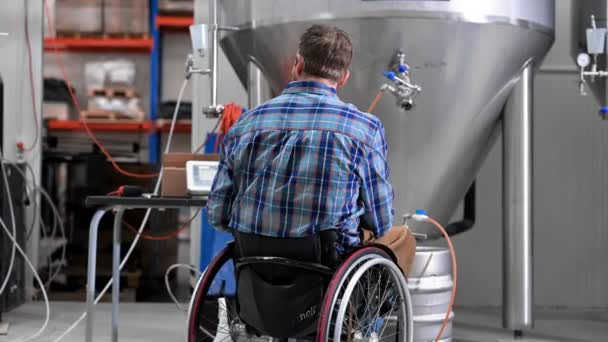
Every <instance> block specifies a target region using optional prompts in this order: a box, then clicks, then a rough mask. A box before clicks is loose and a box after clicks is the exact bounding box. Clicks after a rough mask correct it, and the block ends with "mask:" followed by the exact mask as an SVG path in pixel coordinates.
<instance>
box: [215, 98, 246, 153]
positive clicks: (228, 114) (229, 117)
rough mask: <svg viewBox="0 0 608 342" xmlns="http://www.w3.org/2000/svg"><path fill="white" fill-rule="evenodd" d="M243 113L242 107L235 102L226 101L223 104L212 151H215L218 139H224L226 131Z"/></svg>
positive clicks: (216, 150)
mask: <svg viewBox="0 0 608 342" xmlns="http://www.w3.org/2000/svg"><path fill="white" fill-rule="evenodd" d="M242 113H243V108H242V107H241V106H239V105H238V104H236V103H228V104H226V105H225V106H224V113H223V114H222V118H221V119H220V127H219V134H218V135H217V136H216V137H215V142H214V143H213V153H217V152H218V149H219V144H220V140H222V139H224V137H225V136H226V133H228V131H229V130H230V128H231V127H232V126H233V125H234V124H235V123H236V122H237V121H238V119H239V118H240V117H241V114H242Z"/></svg>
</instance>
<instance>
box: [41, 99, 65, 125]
mask: <svg viewBox="0 0 608 342" xmlns="http://www.w3.org/2000/svg"><path fill="white" fill-rule="evenodd" d="M42 118H43V119H45V120H47V119H48V120H69V119H70V105H69V104H68V103H66V102H47V101H44V102H43V103H42Z"/></svg>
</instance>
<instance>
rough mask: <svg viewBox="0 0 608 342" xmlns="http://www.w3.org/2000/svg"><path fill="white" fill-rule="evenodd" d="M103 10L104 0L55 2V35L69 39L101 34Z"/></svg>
mask: <svg viewBox="0 0 608 342" xmlns="http://www.w3.org/2000/svg"><path fill="white" fill-rule="evenodd" d="M102 8H103V0H55V11H54V13H55V31H56V32H55V34H56V35H57V36H69V37H77V36H80V35H99V34H101V33H102V32H103V12H102ZM45 26H46V25H45ZM51 33H52V32H51Z"/></svg>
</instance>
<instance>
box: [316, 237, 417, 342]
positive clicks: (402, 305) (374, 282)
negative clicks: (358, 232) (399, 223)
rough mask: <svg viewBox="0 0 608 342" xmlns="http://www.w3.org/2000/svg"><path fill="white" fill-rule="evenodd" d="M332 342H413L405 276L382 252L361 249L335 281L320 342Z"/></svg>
mask: <svg viewBox="0 0 608 342" xmlns="http://www.w3.org/2000/svg"><path fill="white" fill-rule="evenodd" d="M326 341H352V342H376V341H408V342H411V341H413V316H412V306H411V299H410V296H409V291H408V288H407V282H406V279H405V276H404V275H403V273H402V272H401V270H400V269H399V267H398V266H397V265H396V264H395V262H394V261H393V260H392V259H391V258H390V256H389V255H388V254H387V253H386V252H385V251H384V250H382V249H381V248H378V247H375V246H367V247H363V248H361V249H359V250H357V251H356V252H354V253H353V254H351V255H350V256H349V257H348V258H347V259H346V260H345V262H344V263H342V265H341V266H340V267H339V268H338V270H337V271H336V274H335V275H334V276H333V278H332V280H331V282H330V284H329V286H328V288H327V292H326V295H325V299H324V301H323V304H322V307H321V315H320V317H319V321H318V330H317V342H326Z"/></svg>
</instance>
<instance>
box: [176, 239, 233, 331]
mask: <svg viewBox="0 0 608 342" xmlns="http://www.w3.org/2000/svg"><path fill="white" fill-rule="evenodd" d="M231 258H232V253H231V252H230V251H229V250H228V249H224V250H222V252H220V253H219V254H218V255H217V256H216V257H215V258H214V259H213V261H212V262H211V263H210V264H209V266H208V267H207V269H206V270H205V272H204V273H203V274H202V275H201V277H200V278H199V281H198V284H197V286H196V291H195V293H194V294H193V296H192V299H191V302H190V308H189V313H188V318H189V321H188V329H189V334H188V341H189V342H211V341H215V342H221V341H232V334H234V333H235V332H237V331H236V329H234V328H239V325H238V324H236V322H235V321H236V319H235V318H234V317H236V315H235V313H236V305H235V300H234V296H231V295H226V293H225V291H223V288H224V286H223V285H222V282H223V280H221V279H217V275H218V273H220V271H221V270H222V269H223V268H224V267H227V266H228V263H229V261H230V260H231ZM217 289H219V291H217V293H213V294H210V293H209V291H210V290H217Z"/></svg>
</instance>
